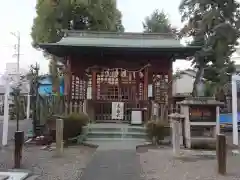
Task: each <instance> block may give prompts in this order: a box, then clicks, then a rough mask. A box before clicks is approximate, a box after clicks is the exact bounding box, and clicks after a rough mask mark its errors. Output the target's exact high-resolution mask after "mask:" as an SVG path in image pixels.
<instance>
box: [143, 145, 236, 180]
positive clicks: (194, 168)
mask: <svg viewBox="0 0 240 180" xmlns="http://www.w3.org/2000/svg"><path fill="white" fill-rule="evenodd" d="M206 153H207V152H204V153H203V154H200V151H185V153H184V155H182V157H180V158H174V157H173V155H172V150H171V149H170V148H167V149H158V150H157V149H155V150H148V152H144V153H139V156H140V162H141V165H142V169H143V176H144V177H145V179H146V180H239V179H240V171H239V167H240V155H238V156H232V155H230V154H229V155H228V159H227V161H228V164H227V175H225V176H220V175H217V174H216V172H217V171H216V168H217V162H216V159H215V155H214V154H213V153H212V152H211V153H207V154H206Z"/></svg>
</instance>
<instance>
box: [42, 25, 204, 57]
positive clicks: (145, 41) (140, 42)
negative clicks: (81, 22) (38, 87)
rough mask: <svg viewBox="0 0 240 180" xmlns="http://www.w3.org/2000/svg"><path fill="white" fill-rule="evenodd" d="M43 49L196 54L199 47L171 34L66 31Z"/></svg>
mask: <svg viewBox="0 0 240 180" xmlns="http://www.w3.org/2000/svg"><path fill="white" fill-rule="evenodd" d="M39 46H40V47H41V48H43V49H46V50H47V51H48V52H50V53H53V52H51V48H54V47H55V48H56V47H85V48H89V47H90V48H119V49H120V48H129V49H134V48H135V49H145V50H149V49H155V50H157V49H158V50H159V49H162V50H168V51H169V50H172V51H177V52H180V53H182V52H185V51H187V50H189V51H193V52H195V51H196V50H198V49H199V47H194V46H191V47H186V46H183V45H182V44H181V43H180V41H179V40H177V39H175V38H174V37H173V36H172V35H171V34H159V33H115V32H89V31H72V30H70V31H69V30H68V31H65V36H64V37H63V38H62V39H61V40H60V41H59V42H56V43H47V44H40V45H39Z"/></svg>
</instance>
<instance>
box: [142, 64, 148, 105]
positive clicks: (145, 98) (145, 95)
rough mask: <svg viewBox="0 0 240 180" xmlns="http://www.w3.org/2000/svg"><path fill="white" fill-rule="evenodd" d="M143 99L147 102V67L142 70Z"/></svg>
mask: <svg viewBox="0 0 240 180" xmlns="http://www.w3.org/2000/svg"><path fill="white" fill-rule="evenodd" d="M143 99H144V100H145V101H147V100H148V67H146V68H145V70H144V87H143Z"/></svg>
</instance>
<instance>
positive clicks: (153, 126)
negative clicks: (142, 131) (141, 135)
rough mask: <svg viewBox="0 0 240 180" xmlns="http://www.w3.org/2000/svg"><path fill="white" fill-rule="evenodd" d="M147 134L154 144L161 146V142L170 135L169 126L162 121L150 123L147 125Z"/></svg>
mask: <svg viewBox="0 0 240 180" xmlns="http://www.w3.org/2000/svg"><path fill="white" fill-rule="evenodd" d="M146 133H147V136H148V138H149V139H150V140H151V141H152V143H153V144H159V143H160V141H161V140H164V138H165V137H166V136H167V135H169V128H168V127H167V124H166V123H164V122H161V121H154V120H152V121H149V122H147V125H146Z"/></svg>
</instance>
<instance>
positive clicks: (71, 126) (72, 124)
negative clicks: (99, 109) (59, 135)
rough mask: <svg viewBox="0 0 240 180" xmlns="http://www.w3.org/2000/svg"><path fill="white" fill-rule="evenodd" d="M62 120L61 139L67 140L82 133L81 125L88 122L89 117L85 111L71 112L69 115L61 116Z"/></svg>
mask: <svg viewBox="0 0 240 180" xmlns="http://www.w3.org/2000/svg"><path fill="white" fill-rule="evenodd" d="M63 120H64V130H63V139H64V140H67V139H69V138H73V137H76V136H78V135H80V134H81V133H82V127H83V126H86V125H87V124H88V122H89V117H88V115H86V114H85V113H72V114H70V115H69V116H67V117H65V118H63Z"/></svg>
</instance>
